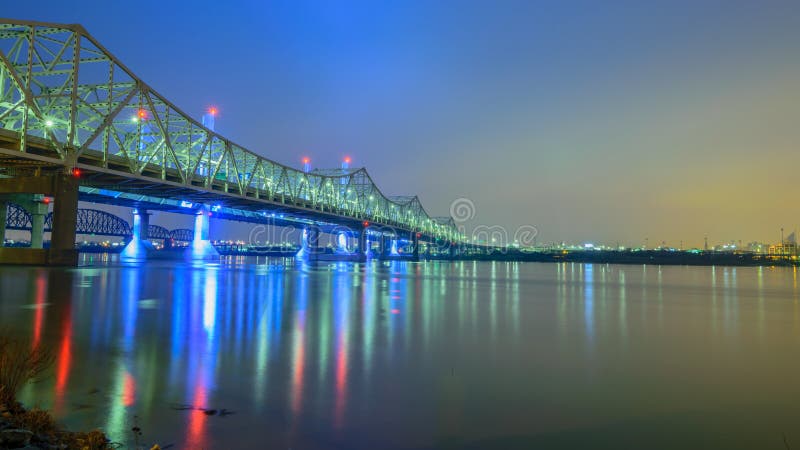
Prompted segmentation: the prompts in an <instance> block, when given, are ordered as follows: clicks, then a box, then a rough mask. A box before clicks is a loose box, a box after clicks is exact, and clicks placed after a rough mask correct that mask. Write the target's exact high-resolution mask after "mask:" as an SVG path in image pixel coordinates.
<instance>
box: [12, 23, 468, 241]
mask: <svg viewBox="0 0 800 450" xmlns="http://www.w3.org/2000/svg"><path fill="white" fill-rule="evenodd" d="M0 128H2V129H3V130H7V131H12V132H15V133H16V136H18V140H19V147H18V150H19V151H21V152H30V151H31V150H30V148H31V146H40V145H41V146H43V147H44V148H45V149H46V151H47V152H48V153H47V154H46V155H45V156H49V157H52V158H57V159H58V160H60V161H61V162H62V164H63V165H64V166H65V167H67V168H68V169H71V168H72V167H76V166H80V167H86V166H91V167H92V168H96V169H97V170H106V171H110V170H113V171H114V173H123V174H130V175H132V176H135V177H138V178H141V177H145V178H148V179H153V180H158V181H161V182H164V183H166V182H169V183H171V184H172V185H181V186H186V187H192V188H201V189H205V190H212V191H215V192H223V193H225V194H226V195H234V196H238V197H245V198H250V199H261V200H265V201H267V202H274V203H276V204H278V205H292V206H299V207H302V208H308V209H313V210H316V211H321V212H325V213H329V214H332V215H335V216H336V217H345V218H350V219H355V220H367V221H369V222H373V223H376V224H382V225H388V226H393V227H398V228H401V229H406V230H410V231H417V232H423V233H425V234H426V235H429V236H433V237H436V238H441V239H447V240H451V241H463V240H464V236H463V235H461V234H460V233H459V232H458V230H457V228H456V227H455V226H453V225H452V224H449V223H443V222H440V221H437V220H434V219H433V218H432V217H431V216H429V215H428V214H427V212H426V211H425V209H424V208H423V207H422V204H421V203H420V201H419V199H418V198H417V197H392V198H390V197H387V196H385V195H384V194H383V193H382V192H381V191H380V190H379V189H378V187H377V186H376V185H375V183H374V181H373V180H372V178H371V177H370V175H369V174H368V173H367V171H366V170H365V169H363V168H362V169H355V170H340V171H338V172H333V173H326V172H325V171H315V172H311V173H306V172H303V171H300V170H296V169H293V168H290V167H287V166H285V165H282V164H279V163H276V162H274V161H271V160H269V159H266V158H263V157H261V156H259V155H258V154H256V153H254V152H252V151H249V150H247V149H245V148H243V147H241V146H239V145H236V144H235V143H233V142H231V141H230V140H228V139H226V138H224V137H222V136H220V135H218V134H216V133H214V132H212V131H210V130H209V129H207V128H205V127H203V126H202V125H201V124H200V123H199V122H197V121H196V120H195V119H193V118H192V117H190V116H189V115H188V114H186V113H184V112H183V111H181V110H180V109H178V108H177V107H176V106H174V105H173V104H171V103H170V102H169V101H167V99H166V98H165V97H163V96H161V95H160V94H158V93H157V92H155V91H154V90H153V89H151V88H150V87H149V86H148V85H147V84H145V83H144V82H143V81H142V80H140V79H139V78H137V77H136V76H135V75H134V73H133V72H132V71H130V70H129V69H128V68H127V67H125V66H124V65H123V64H122V63H121V62H120V61H119V60H117V59H116V58H115V57H114V56H112V55H111V54H110V53H109V52H108V51H107V50H106V49H105V48H103V46H101V45H100V44H99V43H98V42H97V41H96V40H95V39H94V38H93V37H92V36H91V35H89V34H88V33H87V32H86V31H85V30H84V29H83V28H82V27H81V26H79V25H60V24H47V23H40V22H28V21H17V20H9V19H0Z"/></svg>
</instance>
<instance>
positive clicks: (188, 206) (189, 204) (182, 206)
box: [181, 200, 194, 208]
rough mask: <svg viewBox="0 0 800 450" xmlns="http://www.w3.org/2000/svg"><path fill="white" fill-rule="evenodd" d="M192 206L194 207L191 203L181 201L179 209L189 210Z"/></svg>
mask: <svg viewBox="0 0 800 450" xmlns="http://www.w3.org/2000/svg"><path fill="white" fill-rule="evenodd" d="M193 206H194V203H192V202H187V201H185V200H184V201H181V208H191V207H193Z"/></svg>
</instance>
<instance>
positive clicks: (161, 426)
mask: <svg viewBox="0 0 800 450" xmlns="http://www.w3.org/2000/svg"><path fill="white" fill-rule="evenodd" d="M260 263H261V264H251V263H248V262H247V261H245V262H243V263H242V262H237V263H236V264H209V265H195V266H192V265H169V264H167V263H163V262H161V263H151V264H148V265H146V266H127V265H119V264H116V263H113V262H108V261H103V260H96V261H95V265H93V266H90V267H81V268H78V269H43V268H18V267H4V268H2V269H0V298H2V301H0V325H2V326H3V327H5V328H7V329H11V330H12V331H13V332H16V333H19V334H21V335H25V336H26V337H28V338H29V339H30V341H31V345H32V346H33V347H38V346H41V345H48V346H51V347H52V348H53V349H54V351H55V353H56V361H55V363H54V367H53V374H52V376H51V377H50V378H49V379H47V380H46V381H44V382H42V383H40V384H36V385H31V386H28V387H26V388H25V390H24V391H23V392H22V395H21V399H22V400H23V401H24V402H25V403H26V404H27V405H29V406H33V405H40V406H43V407H46V408H51V409H52V410H53V411H54V413H55V414H56V415H57V416H58V417H59V418H61V419H62V420H63V421H64V422H66V423H67V424H68V425H69V426H71V427H75V428H84V429H89V428H93V427H101V428H103V429H104V430H105V431H106V432H107V433H108V434H109V435H110V436H112V437H113V438H114V439H115V440H117V441H119V442H123V443H125V444H126V445H132V444H133V443H134V436H133V434H132V433H131V432H130V429H131V428H132V427H133V426H134V425H137V426H139V427H141V429H142V431H143V435H142V437H141V438H140V442H142V443H148V444H149V443H154V442H159V443H161V444H162V445H166V444H175V445H176V447H178V448H231V447H238V448H262V447H278V448H288V447H292V448H375V447H381V448H387V447H388V448H392V447H395V448H432V447H441V446H454V447H470V446H471V447H473V448H487V447H488V448H498V447H501V448H502V447H515V446H516V447H519V448H528V447H530V446H537V445H538V446H545V447H556V448H557V447H571V446H576V445H587V444H588V445H591V447H592V448H641V444H642V442H646V443H647V447H648V448H658V447H660V448H673V447H676V446H681V447H704V448H714V447H716V448H761V447H763V448H767V447H774V446H776V443H777V445H781V444H782V434H783V433H786V434H787V437H788V438H789V440H790V442H791V441H792V440H794V441H795V442H800V434H798V433H797V432H795V431H794V430H795V429H796V422H797V420H796V419H797V418H798V417H800V406H798V402H797V399H798V398H800V395H798V394H800V383H797V382H796V374H797V373H800V370H799V369H800V359H799V358H798V357H797V356H798V355H799V354H800V352H798V350H800V317H799V316H798V313H799V311H800V308H798V289H797V273H796V270H795V269H779V268H743V267H739V268H730V267H708V268H707V267H693V268H692V267H654V266H650V267H644V266H612V265H602V264H586V265H582V264H569V263H560V264H531V263H506V262H487V263H479V262H456V263H443V262H442V263H439V262H428V263H405V262H392V263H385V262H381V263H378V262H374V263H369V264H366V265H363V264H361V265H359V264H350V263H332V264H322V265H319V266H308V265H302V264H298V263H294V262H284V261H281V260H275V261H270V264H263V263H264V261H263V260H261V261H260ZM229 413H230V414H229ZM776 439H777V440H776Z"/></svg>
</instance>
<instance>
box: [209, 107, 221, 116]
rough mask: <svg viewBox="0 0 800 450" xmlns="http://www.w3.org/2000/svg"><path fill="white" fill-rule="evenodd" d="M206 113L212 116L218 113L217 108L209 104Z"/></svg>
mask: <svg viewBox="0 0 800 450" xmlns="http://www.w3.org/2000/svg"><path fill="white" fill-rule="evenodd" d="M208 113H209V114H211V115H212V116H216V115H217V114H218V113H219V110H218V109H217V107H216V106H211V107H209V108H208Z"/></svg>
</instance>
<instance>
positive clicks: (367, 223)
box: [361, 220, 369, 228]
mask: <svg viewBox="0 0 800 450" xmlns="http://www.w3.org/2000/svg"><path fill="white" fill-rule="evenodd" d="M361 224H362V225H364V228H366V227H368V226H369V222H367V221H366V220H365V221H364V222H362V223H361Z"/></svg>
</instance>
